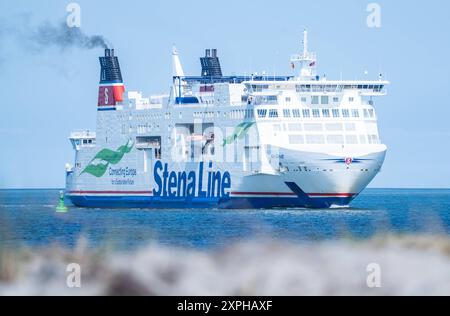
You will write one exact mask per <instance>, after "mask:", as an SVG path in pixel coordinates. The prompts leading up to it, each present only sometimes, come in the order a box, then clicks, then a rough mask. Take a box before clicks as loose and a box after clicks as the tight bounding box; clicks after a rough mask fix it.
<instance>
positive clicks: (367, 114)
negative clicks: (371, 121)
mask: <svg viewBox="0 0 450 316" xmlns="http://www.w3.org/2000/svg"><path fill="white" fill-rule="evenodd" d="M363 113H364V118H369V111H368V110H367V109H364V110H363Z"/></svg>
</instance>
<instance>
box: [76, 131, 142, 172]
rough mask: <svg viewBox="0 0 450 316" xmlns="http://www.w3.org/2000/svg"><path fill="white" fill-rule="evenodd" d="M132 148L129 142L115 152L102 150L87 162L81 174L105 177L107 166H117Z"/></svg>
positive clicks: (132, 145)
mask: <svg viewBox="0 0 450 316" xmlns="http://www.w3.org/2000/svg"><path fill="white" fill-rule="evenodd" d="M133 147H134V143H133V142H132V141H131V140H129V141H128V142H127V143H126V144H125V145H122V146H120V147H119V148H117V150H115V151H114V150H111V149H107V148H105V149H102V150H101V151H99V152H98V153H97V154H96V155H95V157H94V158H93V159H92V160H91V161H90V162H89V164H88V165H87V167H86V168H84V170H83V171H82V172H81V174H80V175H82V174H83V173H89V174H91V175H93V176H94V177H97V178H101V177H103V176H104V175H105V173H106V170H108V167H109V165H116V164H118V163H119V162H120V161H121V160H122V158H123V156H124V155H125V154H128V153H129V152H130V151H131V150H132V149H133Z"/></svg>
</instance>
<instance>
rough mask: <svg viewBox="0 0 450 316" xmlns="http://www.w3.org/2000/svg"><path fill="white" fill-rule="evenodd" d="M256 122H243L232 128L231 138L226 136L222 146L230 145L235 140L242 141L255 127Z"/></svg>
mask: <svg viewBox="0 0 450 316" xmlns="http://www.w3.org/2000/svg"><path fill="white" fill-rule="evenodd" d="M255 124H256V122H243V123H241V124H239V125H238V126H236V127H235V128H234V132H233V134H232V135H231V136H228V137H227V138H225V139H224V140H223V144H222V146H226V145H230V144H232V143H234V142H235V141H236V140H237V139H242V138H244V137H245V135H246V134H247V133H248V130H249V129H250V128H251V127H252V126H253V125H255Z"/></svg>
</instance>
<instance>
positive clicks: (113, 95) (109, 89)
mask: <svg viewBox="0 0 450 316" xmlns="http://www.w3.org/2000/svg"><path fill="white" fill-rule="evenodd" d="M124 91H125V87H124V86H123V85H114V86H100V87H99V89H98V106H112V105H116V102H122V101H123V93H124Z"/></svg>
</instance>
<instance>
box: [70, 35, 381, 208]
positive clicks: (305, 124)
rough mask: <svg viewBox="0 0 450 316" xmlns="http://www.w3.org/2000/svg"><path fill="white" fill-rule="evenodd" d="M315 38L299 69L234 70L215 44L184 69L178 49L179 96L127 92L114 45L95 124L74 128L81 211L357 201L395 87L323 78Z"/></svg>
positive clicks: (377, 156)
mask: <svg viewBox="0 0 450 316" xmlns="http://www.w3.org/2000/svg"><path fill="white" fill-rule="evenodd" d="M307 43H308V37H307V32H306V31H305V33H304V39H303V52H302V53H301V54H299V55H294V56H292V58H291V63H292V67H293V68H295V69H297V70H298V75H297V76H266V75H259V76H257V75H249V76H224V75H223V74H222V69H221V65H220V61H219V57H218V54H217V50H215V49H213V50H209V49H208V50H206V53H205V56H204V57H202V58H201V66H202V70H201V74H200V76H186V75H185V73H184V70H183V67H182V64H181V62H180V58H179V53H178V51H177V50H176V49H175V48H174V49H173V52H172V57H173V85H172V88H171V90H170V93H169V94H167V95H160V96H152V97H149V98H145V97H143V96H142V94H141V93H140V92H133V91H130V92H128V93H125V88H124V83H123V80H122V75H121V71H120V66H119V62H118V59H117V57H116V56H114V51H113V50H110V49H107V50H106V51H105V56H104V57H100V64H101V79H100V87H99V97H98V104H97V131H96V133H93V132H89V131H81V132H76V133H73V134H72V135H71V138H70V139H71V142H72V145H73V148H74V150H75V162H74V164H73V166H72V165H68V166H67V168H66V169H67V170H66V171H67V172H66V173H67V184H66V186H67V187H66V194H67V195H68V196H69V197H70V199H71V201H72V202H73V203H74V204H75V205H78V206H83V207H138V208H176V207H180V208H194V207H214V208H272V207H311V208H328V207H332V206H346V205H349V203H350V202H351V201H352V200H353V199H354V198H355V197H356V196H357V195H358V194H359V193H360V192H361V191H362V190H363V189H364V188H365V187H366V186H367V185H368V184H369V183H370V182H371V180H372V179H373V178H374V177H375V176H376V175H377V173H378V172H379V171H380V169H381V167H382V164H383V162H384V158H385V154H386V146H385V145H383V144H382V143H381V140H380V136H379V133H378V127H377V117H376V114H375V109H374V98H375V97H378V96H383V95H385V94H386V88H385V87H386V85H388V84H389V82H387V81H385V80H382V78H381V76H380V78H379V79H378V80H373V81H369V80H364V81H356V80H353V81H345V80H328V79H326V78H320V77H319V76H317V73H316V67H317V56H316V55H315V54H314V53H311V52H309V51H308V45H307Z"/></svg>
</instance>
